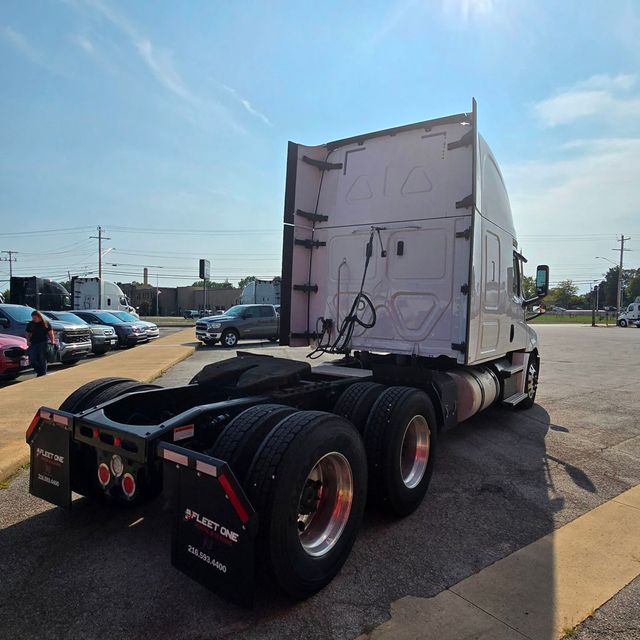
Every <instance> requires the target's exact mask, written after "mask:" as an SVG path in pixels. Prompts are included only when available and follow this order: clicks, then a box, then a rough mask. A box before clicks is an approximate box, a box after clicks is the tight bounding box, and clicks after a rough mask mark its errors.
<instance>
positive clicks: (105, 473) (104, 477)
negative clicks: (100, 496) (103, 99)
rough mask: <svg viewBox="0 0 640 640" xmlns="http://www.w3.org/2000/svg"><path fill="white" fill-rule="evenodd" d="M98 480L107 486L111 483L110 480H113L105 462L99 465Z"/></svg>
mask: <svg viewBox="0 0 640 640" xmlns="http://www.w3.org/2000/svg"><path fill="white" fill-rule="evenodd" d="M98 480H99V481H100V484H101V485H102V486H103V487H106V486H107V485H108V484H109V480H111V472H110V471H109V467H108V466H107V465H106V464H105V463H104V462H103V463H101V464H100V466H99V467H98Z"/></svg>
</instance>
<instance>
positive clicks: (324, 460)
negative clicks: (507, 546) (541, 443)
mask: <svg viewBox="0 0 640 640" xmlns="http://www.w3.org/2000/svg"><path fill="white" fill-rule="evenodd" d="M475 121H476V115H475V104H474V110H473V112H472V113H465V114H459V115H456V116H450V117H447V118H442V119H438V120H432V121H427V122H422V123H418V124H415V125H409V126H407V127H399V128H397V129H394V130H386V131H383V132H377V133H373V134H366V135H364V136H359V137H357V138H353V139H349V140H346V141H337V142H335V143H329V144H328V145H323V147H322V148H309V147H307V148H301V147H299V146H298V145H291V144H290V147H289V159H288V167H287V189H286V196H285V227H284V242H283V280H282V307H281V315H280V339H281V341H282V342H283V343H285V344H291V345H299V346H307V347H311V348H312V349H313V350H312V351H311V353H309V356H311V358H312V359H313V358H314V357H316V356H318V355H320V354H322V353H329V354H342V358H340V359H335V360H333V361H331V362H324V363H322V364H319V365H317V366H313V367H311V366H310V363H309V361H305V362H300V361H295V360H288V359H284V358H274V357H270V356H264V355H255V354H248V353H242V352H238V354H237V356H236V357H235V358H230V359H227V360H223V361H221V362H218V363H214V364H210V365H207V366H206V367H205V368H204V369H203V370H202V371H201V372H200V373H199V374H198V375H197V376H196V377H195V378H194V379H193V380H192V381H191V382H190V384H188V385H185V386H182V387H175V388H170V389H161V388H154V387H153V385H147V384H143V383H139V382H136V381H131V380H123V379H113V378H110V379H103V380H96V381H93V382H91V383H88V384H87V385H85V386H84V387H81V388H80V389H78V390H77V391H75V392H74V393H73V394H72V395H71V396H70V397H69V398H67V400H65V402H64V403H63V404H62V405H61V407H60V409H50V408H46V407H43V408H41V409H40V410H39V412H38V413H37V414H36V415H35V416H34V419H33V421H32V423H31V425H30V426H29V429H28V431H27V441H28V442H29V444H30V447H31V461H32V464H31V471H30V474H31V475H30V491H31V493H33V494H34V495H37V496H39V497H41V498H44V499H46V500H49V501H50V502H53V503H54V504H58V505H62V506H67V507H68V506H70V505H71V491H72V490H73V491H76V492H78V493H80V494H82V495H85V496H91V495H95V494H103V495H107V496H109V497H110V498H111V499H114V500H124V501H133V500H143V499H145V498H147V497H149V496H151V495H154V494H155V493H157V492H158V491H160V490H164V491H165V492H166V493H167V495H168V496H169V497H170V500H171V503H172V506H173V511H172V518H173V530H172V532H173V533H172V543H171V545H172V549H171V560H172V563H173V565H174V566H175V567H177V568H178V569H180V570H181V571H183V572H185V573H186V574H187V575H189V576H190V577H192V578H193V579H195V580H197V581H199V582H201V583H202V584H204V585H206V586H207V587H209V588H211V589H213V590H215V591H216V592H217V593H220V594H221V595H223V596H225V597H227V598H229V599H231V600H234V601H236V602H239V603H240V604H243V605H250V604H251V603H252V599H253V593H254V574H255V564H256V562H255V561H256V558H257V557H258V556H259V559H260V563H259V564H260V566H261V567H262V568H263V569H264V570H266V571H267V573H268V574H269V575H270V576H271V578H272V580H273V581H274V582H275V583H276V584H277V585H278V586H279V587H280V588H281V589H283V590H284V591H285V592H286V593H287V594H289V595H290V596H292V597H294V598H305V597H308V596H310V595H312V594H313V593H315V592H317V591H318V590H320V589H322V587H324V586H325V585H326V584H327V583H328V582H330V581H331V579H332V578H333V577H334V576H335V575H336V573H337V572H338V571H339V570H340V568H341V567H342V565H343V564H344V562H345V561H346V560H347V558H348V556H349V553H350V550H351V547H352V545H353V543H354V540H355V537H356V535H357V532H358V529H359V526H360V523H361V520H362V516H363V512H364V508H365V504H367V501H368V502H369V503H370V504H372V505H376V506H377V507H379V508H381V509H383V510H385V511H387V512H388V513H390V514H393V515H395V516H396V517H402V516H406V515H408V514H409V513H412V512H413V511H414V510H416V509H417V508H418V507H419V506H420V504H421V502H422V500H423V498H424V495H425V493H426V491H427V489H428V486H429V482H430V479H431V474H432V471H433V465H434V460H435V457H436V455H437V452H438V438H439V436H440V435H441V434H442V433H444V432H446V431H447V430H448V429H451V428H453V427H454V426H455V425H456V424H457V423H459V422H462V421H463V420H466V419H468V418H470V417H471V416H473V415H475V414H476V413H478V412H479V411H483V410H484V409H486V408H488V407H489V406H492V405H494V404H496V403H502V404H506V405H508V406H511V407H516V408H522V409H526V408H528V407H531V406H532V405H533V403H534V400H535V396H536V390H537V384H538V375H539V371H540V358H539V355H538V353H537V348H536V345H537V341H536V337H535V333H533V331H532V330H530V328H529V327H527V325H526V324H525V323H524V312H525V306H527V305H529V304H532V303H533V302H535V301H536V300H537V299H540V298H542V297H543V296H544V295H545V294H546V290H547V288H548V269H547V268H546V267H545V266H544V265H543V266H541V267H539V268H538V271H537V274H536V288H537V296H536V298H534V299H533V300H523V296H522V292H521V288H520V278H521V265H522V262H523V261H524V258H523V256H522V255H520V254H519V253H518V251H517V245H516V244H515V238H514V232H513V225H512V222H511V212H510V209H509V210H508V209H507V208H506V206H507V205H508V200H505V198H506V191H505V192H503V191H501V190H500V189H498V188H497V187H496V188H494V189H493V190H492V189H491V188H490V187H487V186H486V184H488V182H487V181H491V180H493V181H496V180H498V177H500V176H499V173H497V165H495V172H491V173H490V174H489V175H490V177H488V178H487V177H486V176H484V175H483V172H482V170H478V165H480V166H482V163H484V162H489V163H495V161H494V160H493V157H492V156H490V152H489V151H488V148H487V147H486V145H484V143H482V142H481V140H480V138H479V137H478V136H477V132H476V127H475ZM425 141H426V142H425ZM434 144H436V145H437V148H436V147H434V146H433V145H434ZM423 145H426V147H425V146H423ZM347 152H348V153H347ZM441 163H444V164H441ZM347 165H348V166H347ZM447 176H448V177H447ZM445 178H446V179H445ZM483 181H484V182H483ZM500 181H501V178H500ZM324 189H327V191H326V192H325V191H324ZM483 191H484V193H483ZM469 196H470V197H469ZM383 197H384V198H387V199H388V202H387V204H386V205H385V204H384V202H383ZM376 198H377V199H378V200H379V202H377V201H376ZM434 198H435V199H436V201H434V200H433V199H434ZM492 198H493V199H492ZM364 200H368V201H371V202H369V204H368V205H366V206H365V205H363V204H362V202H361V201H364ZM316 202H317V203H318V204H317V207H316V205H315V204H314V203H316ZM385 202H386V201H385ZM481 203H484V204H481ZM505 203H506V204H505ZM492 207H494V208H493V209H492ZM389 211H393V212H395V213H394V214H393V216H391V214H390V213H389ZM482 211H484V212H486V214H485V215H483V213H481V212H482ZM507 213H508V215H507ZM390 218H392V219H390ZM416 238H417V239H418V240H416ZM312 255H313V259H311V256H312ZM405 259H406V260H405ZM214 320H216V321H217V320H220V318H219V317H218V318H215V319H214Z"/></svg>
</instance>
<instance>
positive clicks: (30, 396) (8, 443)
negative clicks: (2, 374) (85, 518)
mask: <svg viewBox="0 0 640 640" xmlns="http://www.w3.org/2000/svg"><path fill="white" fill-rule="evenodd" d="M187 332H188V335H181V334H182V333H184V334H187ZM157 347H160V348H159V349H158V348H157ZM194 351H195V346H194V344H193V336H192V329H191V328H187V329H186V330H185V331H184V332H175V333H172V334H170V335H168V336H164V337H162V338H158V339H157V340H154V341H153V342H150V343H148V344H145V345H140V346H138V347H136V348H135V349H132V350H127V351H121V352H119V353H115V354H113V355H112V356H110V357H109V359H108V360H104V361H97V362H87V363H85V364H83V365H81V366H80V367H78V368H75V367H74V368H69V369H65V370H64V371H58V372H55V373H54V374H51V375H50V376H49V375H47V376H45V377H44V378H33V379H31V380H24V381H22V382H20V383H19V384H17V385H15V386H12V387H8V388H5V389H0V406H2V407H3V414H2V415H0V438H1V439H2V446H1V447H0V482H2V481H5V480H7V479H8V478H10V477H11V476H13V475H14V474H15V473H16V472H17V471H18V470H19V469H20V468H21V467H22V466H23V465H24V464H25V463H27V462H28V461H29V447H28V446H27V444H26V442H25V440H24V433H25V431H26V428H27V425H28V424H29V421H30V420H31V418H32V416H33V414H34V413H35V412H36V410H37V409H38V408H39V407H40V406H41V405H45V406H46V405H50V406H56V407H57V406H59V405H60V403H61V402H62V401H63V400H64V398H66V397H67V396H68V395H69V393H71V391H73V390H74V389H77V388H78V387H80V386H81V385H83V384H85V383H86V382H89V381H91V380H95V379H97V378H102V377H107V376H110V375H124V376H127V377H131V378H134V379H138V380H140V381H141V382H152V381H153V380H156V379H157V378H159V377H160V376H161V375H162V374H163V373H165V372H166V371H167V370H168V369H171V367H173V366H175V365H176V364H178V363H179V362H182V361H183V360H185V359H186V358H188V357H189V356H191V355H193V353H194ZM38 397H42V400H38ZM7 416H8V417H7Z"/></svg>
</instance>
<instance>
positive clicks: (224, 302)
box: [118, 282, 242, 316]
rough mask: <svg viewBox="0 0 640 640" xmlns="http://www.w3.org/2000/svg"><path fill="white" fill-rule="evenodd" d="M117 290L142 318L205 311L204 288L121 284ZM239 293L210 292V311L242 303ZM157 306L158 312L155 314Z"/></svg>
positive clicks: (236, 290)
mask: <svg viewBox="0 0 640 640" xmlns="http://www.w3.org/2000/svg"><path fill="white" fill-rule="evenodd" d="M118 286H119V287H120V288H121V289H122V291H123V292H124V294H125V295H126V296H127V298H129V301H130V302H131V305H132V306H134V307H135V308H136V309H138V310H139V311H140V312H141V315H152V316H155V315H159V316H179V315H182V313H183V311H185V310H186V309H198V310H199V309H203V308H204V296H203V291H202V287H162V286H161V287H158V290H159V291H160V293H159V294H158V293H157V290H156V287H153V286H151V285H136V286H134V285H132V284H130V283H126V282H119V283H118ZM241 293H242V291H241V290H240V289H233V288H230V289H207V307H206V308H207V309H228V308H229V307H232V306H233V305H234V304H238V303H239V301H240V294H241ZM156 304H157V306H158V310H157V312H156Z"/></svg>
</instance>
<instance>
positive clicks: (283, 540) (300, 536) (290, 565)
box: [245, 411, 367, 599]
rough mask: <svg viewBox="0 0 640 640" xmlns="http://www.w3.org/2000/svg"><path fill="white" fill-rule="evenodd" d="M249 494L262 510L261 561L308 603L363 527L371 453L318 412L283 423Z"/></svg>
mask: <svg viewBox="0 0 640 640" xmlns="http://www.w3.org/2000/svg"><path fill="white" fill-rule="evenodd" d="M245 490H246V492H247V495H248V496H249V499H250V500H251V503H252V504H253V506H254V508H255V509H256V511H257V512H258V517H259V521H260V528H259V533H258V538H257V540H256V548H257V554H256V555H257V557H258V558H260V559H261V561H262V563H263V566H264V569H266V571H267V572H268V573H269V574H270V575H271V577H272V578H273V579H274V581H275V582H276V583H277V584H278V585H279V586H280V588H281V589H282V590H283V591H285V592H286V593H287V594H288V595H290V596H292V597H293V598H297V599H302V598H307V597H309V596H311V595H313V594H314V593H316V592H317V591H319V590H320V589H322V588H323V587H324V586H326V585H327V584H328V583H329V582H330V581H331V580H332V579H333V578H334V576H335V575H336V574H337V573H338V572H339V571H340V569H341V568H342V566H343V565H344V563H345V562H346V560H347V558H348V556H349V553H350V552H351V548H352V546H353V543H354V541H355V538H356V535H357V533H358V530H359V528H360V524H361V522H362V516H363V513H364V507H365V503H366V492H367V466H366V455H365V451H364V447H363V444H362V440H361V438H360V436H359V435H358V433H357V432H356V430H355V429H354V428H353V426H352V425H351V424H350V423H349V422H347V421H346V420H344V419H343V418H340V417H338V416H335V415H332V414H329V413H324V412H321V411H300V412H297V413H295V414H293V415H290V416H289V417H287V418H285V419H284V420H283V421H282V422H280V423H279V424H278V425H277V426H276V427H275V428H274V429H273V430H272V431H271V432H270V433H269V435H268V436H267V438H266V439H265V440H264V442H263V444H262V446H261V447H260V449H259V450H258V451H257V453H256V455H255V457H254V460H253V463H252V465H251V468H250V469H249V472H248V476H247V479H246V481H245Z"/></svg>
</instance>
